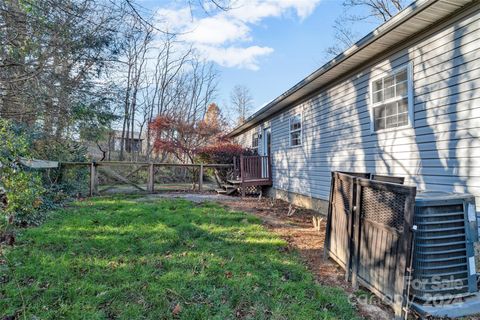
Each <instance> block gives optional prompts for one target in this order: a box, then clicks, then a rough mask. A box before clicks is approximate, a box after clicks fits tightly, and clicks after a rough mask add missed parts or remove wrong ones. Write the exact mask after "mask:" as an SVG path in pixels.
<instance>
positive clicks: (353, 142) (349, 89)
mask: <svg viewBox="0 0 480 320" xmlns="http://www.w3.org/2000/svg"><path fill="white" fill-rule="evenodd" d="M442 24H443V25H442V26H441V27H438V28H429V31H426V32H425V33H424V34H420V35H418V36H417V38H416V39H412V42H410V43H409V44H405V47H403V48H399V50H398V51H396V52H393V53H389V55H385V56H384V57H383V58H378V59H377V60H375V61H372V63H371V64H370V65H365V68H364V69H363V70H360V71H357V72H355V73H352V74H350V75H348V76H346V77H345V78H344V79H343V80H341V79H340V81H339V82H338V83H337V84H334V85H333V86H331V87H329V88H327V89H325V90H321V91H319V92H318V94H316V95H314V96H312V97H311V98H309V99H307V100H305V101H303V102H301V103H300V104H298V105H294V106H292V107H291V108H290V109H287V110H283V111H282V113H278V114H276V115H274V116H273V117H272V118H270V119H269V121H270V125H271V130H272V145H271V152H272V172H273V183H274V188H276V189H280V190H285V191H290V192H294V193H298V194H302V195H306V196H311V197H314V198H319V199H324V200H328V195H329V191H330V190H329V188H330V172H331V171H334V170H342V171H358V172H365V171H368V172H373V173H376V174H383V175H397V176H403V177H405V178H406V183H407V184H412V185H416V186H417V187H418V189H419V190H425V189H430V190H441V191H448V192H452V191H454V192H465V193H471V194H474V195H475V196H476V204H477V212H478V211H480V165H479V164H480V41H479V34H480V5H476V6H475V7H472V8H470V9H469V10H467V11H464V12H463V13H462V14H461V15H457V17H456V18H452V19H451V20H450V21H449V22H446V21H445V22H443V23H442ZM408 64H410V65H411V77H412V79H413V81H412V83H411V85H412V90H411V91H412V92H411V95H410V96H409V99H411V100H409V102H410V104H411V108H410V109H409V113H410V114H409V121H410V122H411V125H409V126H405V127H402V130H397V129H394V130H379V131H377V132H372V114H371V111H372V110H371V107H372V105H373V101H372V99H371V91H370V86H371V83H372V81H374V80H376V79H379V78H382V77H384V76H385V74H388V73H389V72H391V71H392V70H397V69H399V68H400V69H401V68H402V67H404V66H405V65H408ZM300 113H301V115H302V127H303V128H302V132H303V134H302V136H303V139H302V140H303V141H302V148H289V146H290V120H289V119H290V117H291V116H292V115H295V114H300ZM260 125H261V124H260ZM244 134H247V135H248V133H244ZM242 135H243V134H242Z"/></svg>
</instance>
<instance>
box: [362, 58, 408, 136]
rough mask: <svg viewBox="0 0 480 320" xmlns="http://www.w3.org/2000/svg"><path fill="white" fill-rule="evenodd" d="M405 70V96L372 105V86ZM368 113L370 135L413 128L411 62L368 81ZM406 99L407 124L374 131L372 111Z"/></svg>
mask: <svg viewBox="0 0 480 320" xmlns="http://www.w3.org/2000/svg"><path fill="white" fill-rule="evenodd" d="M405 69H406V70H407V94H406V96H403V97H393V98H390V99H387V100H383V101H381V102H377V103H373V84H374V83H375V82H376V81H378V80H379V79H383V78H386V77H388V76H391V75H394V74H397V73H399V72H400V71H402V70H405ZM368 90H369V98H370V101H369V113H370V132H371V133H372V134H377V133H380V132H388V131H396V130H402V129H405V128H413V127H414V109H413V102H414V101H413V98H414V97H413V65H412V63H411V62H409V63H406V64H404V65H402V66H400V67H398V68H395V69H392V70H390V71H388V72H384V73H382V74H381V75H379V76H377V77H375V78H373V79H372V80H370V84H369V88H368ZM405 98H406V99H407V108H408V112H407V114H408V117H407V118H408V123H407V124H405V125H402V126H399V127H393V128H385V129H379V130H376V131H375V114H374V109H375V108H376V107H380V106H382V105H385V104H387V103H391V102H398V101H400V100H402V99H405Z"/></svg>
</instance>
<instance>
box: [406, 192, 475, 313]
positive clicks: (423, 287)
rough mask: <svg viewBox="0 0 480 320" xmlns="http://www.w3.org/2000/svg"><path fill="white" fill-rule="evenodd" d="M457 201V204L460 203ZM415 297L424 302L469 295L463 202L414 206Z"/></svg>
mask: <svg viewBox="0 0 480 320" xmlns="http://www.w3.org/2000/svg"><path fill="white" fill-rule="evenodd" d="M457 202H458V201H457ZM414 223H415V224H416V225H417V228H418V229H417V233H416V237H415V244H414V245H415V249H414V257H413V259H414V260H413V267H414V272H413V278H414V281H413V282H412V283H413V285H412V294H413V295H414V298H415V299H417V300H419V301H423V302H427V303H428V302H435V301H436V302H438V301H439V300H440V301H441V300H451V299H452V297H463V296H466V295H468V294H469V292H470V290H469V285H470V283H469V270H468V252H467V241H468V237H467V233H466V232H467V227H468V226H467V224H466V218H465V208H464V204H462V203H456V204H454V203H450V204H447V203H444V204H439V203H435V205H430V206H428V202H427V203H425V201H423V202H422V204H421V205H420V206H416V207H415V215H414Z"/></svg>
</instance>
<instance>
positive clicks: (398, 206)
mask: <svg viewBox="0 0 480 320" xmlns="http://www.w3.org/2000/svg"><path fill="white" fill-rule="evenodd" d="M361 201H362V202H361V203H362V206H361V216H362V218H365V219H368V220H370V221H373V222H377V223H380V224H382V225H386V226H389V227H392V228H395V229H397V230H399V231H403V221H404V219H403V215H404V210H405V201H406V195H404V194H399V193H394V192H392V191H385V190H377V189H374V188H370V187H362V194H361Z"/></svg>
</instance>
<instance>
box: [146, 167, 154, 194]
mask: <svg viewBox="0 0 480 320" xmlns="http://www.w3.org/2000/svg"><path fill="white" fill-rule="evenodd" d="M147 191H148V192H149V193H153V192H154V191H155V167H154V165H153V163H150V164H149V165H148V186H147Z"/></svg>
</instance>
